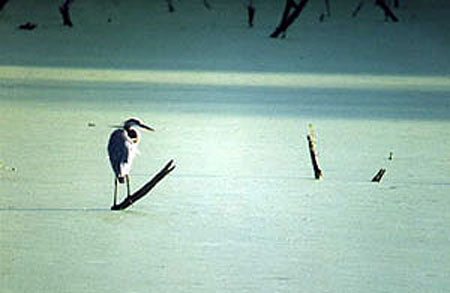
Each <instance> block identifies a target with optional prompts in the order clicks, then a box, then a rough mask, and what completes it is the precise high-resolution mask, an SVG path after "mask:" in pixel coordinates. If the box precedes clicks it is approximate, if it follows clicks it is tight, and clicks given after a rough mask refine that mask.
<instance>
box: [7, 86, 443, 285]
mask: <svg viewBox="0 0 450 293" xmlns="http://www.w3.org/2000/svg"><path fill="white" fill-rule="evenodd" d="M1 88H2V92H0V162H1V167H0V195H1V197H0V219H1V227H0V233H1V234H0V244H1V251H0V269H1V270H0V279H1V287H2V292H445V291H447V290H449V289H450V269H449V268H450V256H449V255H450V248H449V247H450V236H449V235H450V230H449V224H450V213H449V211H450V199H449V194H450V192H449V190H450V155H449V152H448V150H450V132H449V129H450V114H448V113H449V111H448V110H449V102H448V100H449V98H448V97H446V95H445V93H434V94H433V93H428V94H427V93H398V92H397V93H395V92H352V91H348V92H344V91H341V92H338V93H332V92H331V91H328V92H327V91H325V92H321V91H319V90H316V91H310V92H308V91H307V90H302V91H298V90H297V92H291V91H289V90H278V91H274V90H262V89H261V90H258V89H253V90H251V91H250V90H245V89H242V90H240V89H234V90H230V89H219V90H217V89H212V88H195V87H192V88H184V89H177V88H175V87H158V86H152V87H133V88H131V89H126V88H125V87H121V86H117V87H116V88H110V87H105V86H103V85H98V86H93V85H90V86H83V85H71V86H60V85H52V84H45V85H39V84H37V85H36V84H35V85H17V84H16V85H14V84H13V85H9V84H8V85H6V84H2V85H1ZM129 116H138V117H140V118H142V119H143V120H144V121H146V122H148V123H149V124H150V125H152V126H153V127H154V128H156V130H157V131H156V132H155V133H144V134H143V139H142V143H141V146H140V150H141V154H140V156H139V157H138V158H137V160H136V162H135V165H134V168H133V171H132V187H133V188H137V187H138V186H139V185H141V184H143V183H144V182H146V180H147V179H148V178H149V177H150V176H151V175H152V174H154V173H155V172H156V171H157V170H158V169H159V168H161V167H162V166H163V165H164V163H166V162H167V161H168V160H169V159H175V160H176V164H177V168H176V170H175V171H174V172H173V173H172V174H171V175H170V176H169V177H168V178H166V179H164V180H163V182H162V183H161V184H160V185H158V186H157V188H156V189H154V191H153V192H152V194H151V195H149V196H147V197H146V198H144V199H142V200H141V201H139V202H138V203H137V204H135V205H134V206H133V207H132V208H131V209H129V210H127V211H123V212H111V211H109V207H110V205H111V201H112V191H113V189H112V188H113V185H112V183H113V177H112V171H111V170H110V166H109V162H108V159H107V155H106V142H107V139H108V136H109V134H110V132H111V128H110V125H114V124H117V123H120V122H122V121H123V120H125V119H126V118H128V117H129ZM88 123H94V124H95V127H89V126H88ZM308 123H313V124H314V126H315V130H316V133H317V137H318V150H319V153H320V163H321V166H322V168H323V169H324V175H325V178H324V180H322V181H320V182H316V181H314V180H313V179H311V178H312V170H311V167H310V162H309V157H308V153H307V144H306V139H305V135H306V133H307V131H308V129H307V125H308ZM391 151H392V152H393V153H394V160H392V161H389V160H387V157H388V155H389V152H391ZM379 168H386V169H387V172H386V175H385V177H384V178H383V181H382V182H381V183H380V184H372V183H371V182H370V179H371V178H372V176H373V175H374V174H375V173H376V171H378V169H379ZM122 191H124V189H122Z"/></svg>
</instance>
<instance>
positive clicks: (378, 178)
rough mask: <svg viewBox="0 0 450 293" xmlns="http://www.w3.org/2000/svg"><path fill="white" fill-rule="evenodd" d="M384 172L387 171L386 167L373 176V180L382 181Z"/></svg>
mask: <svg viewBox="0 0 450 293" xmlns="http://www.w3.org/2000/svg"><path fill="white" fill-rule="evenodd" d="M384 173H386V169H383V168H381V169H380V170H379V171H378V173H377V174H376V175H375V176H374V177H373V178H372V182H380V181H381V178H383V175H384Z"/></svg>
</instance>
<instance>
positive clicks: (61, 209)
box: [0, 207, 111, 212]
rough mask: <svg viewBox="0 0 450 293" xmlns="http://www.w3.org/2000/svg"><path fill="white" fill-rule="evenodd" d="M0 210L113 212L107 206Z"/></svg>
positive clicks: (3, 209)
mask: <svg viewBox="0 0 450 293" xmlns="http://www.w3.org/2000/svg"><path fill="white" fill-rule="evenodd" d="M0 212H111V210H110V209H107V208H16V207H8V208H0Z"/></svg>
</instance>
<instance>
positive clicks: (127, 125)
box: [123, 118, 155, 131]
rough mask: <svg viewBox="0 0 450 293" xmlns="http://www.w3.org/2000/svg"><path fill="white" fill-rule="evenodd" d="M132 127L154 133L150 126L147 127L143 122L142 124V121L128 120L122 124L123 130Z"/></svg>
mask: <svg viewBox="0 0 450 293" xmlns="http://www.w3.org/2000/svg"><path fill="white" fill-rule="evenodd" d="M133 126H139V127H140V128H142V129H146V130H149V131H155V130H154V129H153V128H151V127H150V126H148V125H146V124H145V123H144V122H142V120H141V119H139V118H130V119H128V120H127V121H125V122H124V123H123V127H124V128H130V127H133Z"/></svg>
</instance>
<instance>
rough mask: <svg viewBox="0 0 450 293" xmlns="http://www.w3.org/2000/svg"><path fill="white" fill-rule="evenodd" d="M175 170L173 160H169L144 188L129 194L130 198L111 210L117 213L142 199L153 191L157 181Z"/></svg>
mask: <svg viewBox="0 0 450 293" xmlns="http://www.w3.org/2000/svg"><path fill="white" fill-rule="evenodd" d="M173 169H175V164H174V162H173V160H170V161H169V162H168V163H167V164H166V165H165V166H164V168H162V169H161V170H160V171H159V172H158V174H156V175H155V176H154V177H153V178H152V179H151V180H150V181H148V182H147V183H146V184H145V185H144V186H142V187H141V188H140V189H139V190H138V191H136V192H135V193H133V194H131V195H130V196H128V197H126V198H125V199H124V200H123V201H122V202H121V203H119V204H117V205H113V206H112V207H111V210H113V211H118V210H124V209H126V208H128V207H129V206H131V205H132V204H133V203H135V202H136V201H138V200H139V199H141V198H142V197H144V196H145V195H146V194H147V193H149V192H150V190H152V189H153V187H155V186H156V184H158V182H159V181H161V180H162V179H163V178H164V177H166V176H167V175H168V174H169V173H170V172H172V171H173Z"/></svg>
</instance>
